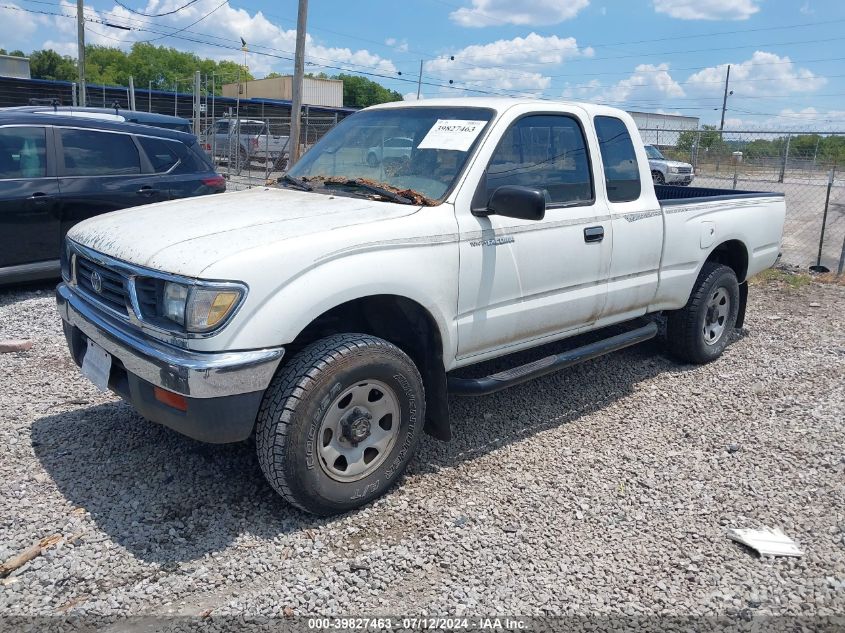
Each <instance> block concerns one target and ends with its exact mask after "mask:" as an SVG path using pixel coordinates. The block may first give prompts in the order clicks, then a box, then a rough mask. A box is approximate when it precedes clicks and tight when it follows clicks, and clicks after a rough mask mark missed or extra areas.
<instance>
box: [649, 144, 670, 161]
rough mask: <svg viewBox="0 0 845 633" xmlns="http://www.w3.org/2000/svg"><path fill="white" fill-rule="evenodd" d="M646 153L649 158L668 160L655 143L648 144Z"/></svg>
mask: <svg viewBox="0 0 845 633" xmlns="http://www.w3.org/2000/svg"><path fill="white" fill-rule="evenodd" d="M645 153H646V156H648V157H649V158H654V159H656V160H666V157H664V156H663V154H661V153H660V150H659V149H657V148H656V147H655V146H654V145H646V146H645Z"/></svg>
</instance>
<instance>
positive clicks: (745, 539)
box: [728, 528, 804, 556]
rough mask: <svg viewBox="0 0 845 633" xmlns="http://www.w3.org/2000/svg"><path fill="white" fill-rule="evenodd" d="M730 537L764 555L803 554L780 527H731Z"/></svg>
mask: <svg viewBox="0 0 845 633" xmlns="http://www.w3.org/2000/svg"><path fill="white" fill-rule="evenodd" d="M728 538H729V539H731V540H734V541H736V542H737V543H742V544H743V545H747V546H748V547H750V548H752V549H755V550H757V551H758V552H759V553H760V554H761V555H763V556H803V555H804V552H802V551H801V550H800V549H798V546H797V545H796V544H795V541H793V540H792V539H791V538H789V537H788V536H787V535H786V534H784V533H783V532H781V531H780V530H778V529H774V530H772V529H769V528H763V529H762V530H749V529H729V530H728Z"/></svg>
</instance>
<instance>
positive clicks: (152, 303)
mask: <svg viewBox="0 0 845 633" xmlns="http://www.w3.org/2000/svg"><path fill="white" fill-rule="evenodd" d="M158 286H159V283H158V281H157V280H155V279H153V278H152V277H136V278H135V296H136V297H138V307H140V308H141V314H142V315H143V316H144V318H147V319H150V320H153V319H155V318H156V316H157V314H158Z"/></svg>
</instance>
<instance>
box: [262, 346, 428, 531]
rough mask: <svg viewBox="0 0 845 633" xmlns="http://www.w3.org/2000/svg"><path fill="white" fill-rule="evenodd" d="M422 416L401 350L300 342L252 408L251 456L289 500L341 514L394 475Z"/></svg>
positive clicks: (418, 388) (413, 374)
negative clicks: (255, 411) (254, 419)
mask: <svg viewBox="0 0 845 633" xmlns="http://www.w3.org/2000/svg"><path fill="white" fill-rule="evenodd" d="M424 418H425V392H424V390H423V384H422V379H421V378H420V375H419V372H418V371H417V368H416V366H415V365H414V363H413V362H412V361H411V359H410V358H408V356H407V355H406V354H405V353H404V352H403V351H402V350H400V349H399V348H398V347H396V346H395V345H392V344H391V343H388V342H387V341H385V340H382V339H380V338H377V337H375V336H368V335H365V334H336V335H333V336H329V337H327V338H324V339H321V340H319V341H316V342H315V343H312V344H310V345H309V346H307V347H306V348H304V349H303V350H302V351H301V352H299V353H298V354H297V355H296V356H295V357H294V358H293V359H291V361H290V362H289V363H288V364H287V365H286V366H284V367H283V368H282V369H281V370H280V371H279V373H278V374H277V375H276V377H275V378H274V379H273V381H272V382H271V383H270V386H269V387H268V389H267V392H266V393H265V395H264V401H263V402H262V404H261V408H260V410H259V412H258V421H257V429H256V449H257V451H258V461H259V464H260V465H261V470H262V471H263V472H264V475H265V476H266V477H267V480H268V481H269V482H270V485H271V486H273V488H274V489H275V490H276V491H277V492H278V493H279V494H281V495H282V496H283V497H284V498H285V499H286V500H287V501H288V502H289V503H291V504H293V505H294V506H296V507H298V508H300V509H302V510H306V511H308V512H312V513H314V514H319V515H323V516H328V515H331V514H337V513H340V512H346V511H348V510H352V509H354V508H357V507H359V506H362V505H364V504H366V503H369V502H370V501H372V500H373V499H375V498H376V497H379V496H381V495H382V494H383V493H384V492H385V491H386V490H387V489H388V488H389V487H390V486H391V485H392V484H393V483H394V482H395V481H396V480H397V479H399V477H400V475H401V474H402V473H403V472H404V470H405V468H406V466H407V465H408V462H409V461H410V460H411V457H412V456H413V454H414V451H415V450H416V446H417V443H418V442H419V439H420V436H421V434H422V429H423V420H424Z"/></svg>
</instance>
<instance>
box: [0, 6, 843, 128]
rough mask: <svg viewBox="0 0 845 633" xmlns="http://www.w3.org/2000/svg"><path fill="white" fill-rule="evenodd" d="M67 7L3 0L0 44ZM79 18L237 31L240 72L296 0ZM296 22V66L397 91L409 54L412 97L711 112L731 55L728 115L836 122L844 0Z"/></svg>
mask: <svg viewBox="0 0 845 633" xmlns="http://www.w3.org/2000/svg"><path fill="white" fill-rule="evenodd" d="M121 3H122V4H123V5H124V6H121ZM186 3H187V6H185V5H186ZM125 7H126V8H125ZM139 13H144V14H148V15H151V16H155V17H146V16H142V15H139ZM165 13H168V14H169V15H161V14H165ZM75 15H76V4H75V2H73V3H71V2H68V1H67V0H0V17H2V19H0V46H2V47H3V48H6V49H8V50H12V49H21V50H23V51H25V52H29V51H31V50H34V49H39V48H52V49H54V50H57V51H59V52H60V53H62V54H67V55H71V56H74V57H75V56H76V21H75V19H74V18H75ZM85 16H86V38H87V41H88V42H89V43H94V44H102V45H108V46H119V47H122V48H129V47H130V46H131V44H132V43H133V42H135V41H152V42H153V43H155V44H158V45H167V46H173V47H175V48H178V49H180V50H188V51H192V52H195V53H197V54H199V55H200V56H203V57H212V58H215V59H231V60H233V61H238V62H240V61H242V60H243V53H242V52H241V51H240V38H243V39H244V40H246V42H247V45H248V49H249V52H248V53H247V56H246V61H247V65H248V66H249V69H250V72H252V74H253V75H255V76H257V77H261V76H264V75H265V74H266V73H268V72H271V71H276V72H282V73H285V72H290V71H291V69H292V66H293V62H292V56H293V51H294V48H295V39H296V17H297V2H296V0H228V2H226V1H225V0H193V1H191V0H120V2H118V3H117V4H116V3H115V0H110V1H108V0H87V1H86V10H85ZM115 25H120V26H123V27H129V28H130V29H131V30H125V29H121V28H115ZM307 33H308V35H307V44H306V60H307V62H308V63H307V65H306V71H307V72H313V73H319V72H325V73H328V74H336V73H338V72H347V73H359V74H363V75H365V76H368V77H369V78H371V79H373V80H375V81H378V82H379V83H381V84H382V85H385V86H387V87H389V88H391V89H394V90H396V91H398V92H399V93H401V94H402V95H404V97H405V99H415V98H416V95H417V82H418V78H419V71H420V62H421V61H422V67H423V69H422V85H421V97H422V98H431V97H440V96H462V95H466V96H483V95H497V96H534V97H539V98H543V99H559V100H579V101H596V102H600V103H606V104H609V105H614V106H618V107H622V108H625V109H628V110H637V111H646V112H665V113H674V114H683V115H688V116H697V117H700V119H701V121H702V123H709V124H718V123H719V118H720V116H721V105H722V96H723V91H724V81H725V73H726V67H727V65H728V64H730V65H731V80H730V89H731V90H732V91H733V94H731V95H730V96H729V97H728V104H727V113H726V128H730V129H763V128H771V129H775V128H777V129H784V128H794V129H800V130H804V129H824V130H838V131H841V130H845V2H843V1H842V0H405V1H404V2H402V1H401V0H399V1H397V0H357V1H354V2H351V1H349V0H345V1H342V0H311V1H310V3H309V9H308V29H307Z"/></svg>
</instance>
